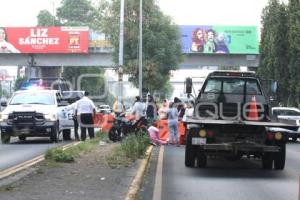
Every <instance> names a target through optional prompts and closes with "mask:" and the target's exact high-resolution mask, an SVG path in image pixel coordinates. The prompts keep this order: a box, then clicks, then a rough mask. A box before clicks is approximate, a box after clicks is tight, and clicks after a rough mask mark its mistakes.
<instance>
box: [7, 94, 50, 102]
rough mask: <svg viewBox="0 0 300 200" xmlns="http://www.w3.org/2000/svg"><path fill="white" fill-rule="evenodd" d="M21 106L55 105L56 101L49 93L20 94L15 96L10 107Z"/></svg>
mask: <svg viewBox="0 0 300 200" xmlns="http://www.w3.org/2000/svg"><path fill="white" fill-rule="evenodd" d="M20 104H42V105H54V104H55V99H54V97H53V95H51V94H49V93H27V92H26V93H18V94H15V95H14V96H13V98H12V100H11V101H10V105H20Z"/></svg>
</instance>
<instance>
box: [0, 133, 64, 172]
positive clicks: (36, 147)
mask: <svg viewBox="0 0 300 200" xmlns="http://www.w3.org/2000/svg"><path fill="white" fill-rule="evenodd" d="M68 143H70V142H69V141H67V142H64V141H62V140H60V141H59V142H58V143H52V142H51V141H50V139H49V138H48V137H45V138H41V137H40V138H27V139H26V141H20V140H18V138H17V137H14V138H12V139H11V142H10V144H2V143H0V171H2V170H4V169H7V168H9V167H13V166H15V165H18V164H20V163H23V162H25V161H27V160H30V159H32V158H34V157H36V156H39V155H41V154H44V153H45V152H46V151H47V149H49V148H52V147H56V146H63V145H66V144H68Z"/></svg>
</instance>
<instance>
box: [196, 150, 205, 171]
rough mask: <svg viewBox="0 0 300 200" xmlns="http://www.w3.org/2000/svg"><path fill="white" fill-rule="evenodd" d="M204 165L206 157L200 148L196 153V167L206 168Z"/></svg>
mask: <svg viewBox="0 0 300 200" xmlns="http://www.w3.org/2000/svg"><path fill="white" fill-rule="evenodd" d="M206 164H207V156H206V154H205V152H204V150H203V149H202V148H201V147H199V149H198V152H197V167H199V168H204V167H206Z"/></svg>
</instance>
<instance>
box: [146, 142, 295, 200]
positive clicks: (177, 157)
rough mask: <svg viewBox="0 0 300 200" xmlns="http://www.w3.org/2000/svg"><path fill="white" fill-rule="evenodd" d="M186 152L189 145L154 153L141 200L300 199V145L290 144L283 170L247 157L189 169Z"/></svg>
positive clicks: (167, 147)
mask: <svg viewBox="0 0 300 200" xmlns="http://www.w3.org/2000/svg"><path fill="white" fill-rule="evenodd" d="M160 148H163V150H162V149H160ZM159 152H163V158H162V159H163V161H162V163H161V166H162V172H161V173H162V174H159V168H160V162H159ZM184 152H185V146H181V147H179V148H178V147H174V146H164V147H157V148H156V149H155V150H154V151H153V157H152V159H151V163H150V167H149V169H148V172H147V175H146V177H145V181H144V185H143V187H142V188H141V192H140V199H145V200H148V199H149V200H150V199H155V200H159V199H163V200H165V199H166V200H168V199H170V200H176V199H178V200H182V199H184V200H189V199H191V200H194V199H201V200H206V199H207V200H228V199H230V200H235V199H236V200H253V199H255V200H260V199H262V200H269V199H270V200H290V199H291V200H293V199H294V200H297V199H298V193H299V176H300V156H299V153H300V142H296V143H288V144H287V158H286V167H285V169H284V170H283V171H277V170H263V169H262V168H261V161H260V160H249V159H246V158H243V159H241V160H240V161H236V162H232V161H227V160H220V159H219V160H212V159H208V165H207V168H205V169H199V168H187V167H185V165H184ZM157 177H160V178H157ZM157 180H159V181H157ZM159 182H161V183H159ZM158 193H159V194H158Z"/></svg>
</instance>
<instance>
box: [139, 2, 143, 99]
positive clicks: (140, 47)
mask: <svg viewBox="0 0 300 200" xmlns="http://www.w3.org/2000/svg"><path fill="white" fill-rule="evenodd" d="M139 30H140V35H139V96H140V97H142V88H143V0H140V25H139Z"/></svg>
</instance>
